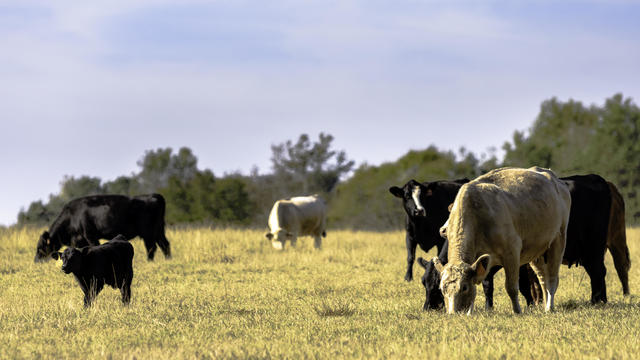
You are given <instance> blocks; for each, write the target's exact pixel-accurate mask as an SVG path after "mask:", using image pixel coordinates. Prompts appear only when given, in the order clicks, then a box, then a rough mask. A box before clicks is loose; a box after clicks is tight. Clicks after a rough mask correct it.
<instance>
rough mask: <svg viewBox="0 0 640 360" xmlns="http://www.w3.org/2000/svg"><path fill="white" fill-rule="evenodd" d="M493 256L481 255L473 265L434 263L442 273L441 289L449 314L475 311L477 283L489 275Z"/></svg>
mask: <svg viewBox="0 0 640 360" xmlns="http://www.w3.org/2000/svg"><path fill="white" fill-rule="evenodd" d="M490 260H491V256H490V255H488V254H484V255H481V256H480V257H478V259H477V260H476V261H475V262H474V263H473V264H471V265H469V264H467V263H464V262H462V263H457V264H453V263H448V264H447V265H445V266H442V264H440V265H438V264H434V265H435V266H436V269H437V270H439V271H440V273H441V274H442V279H441V280H440V291H442V295H443V297H444V303H445V307H446V309H447V313H448V314H453V313H460V312H466V313H467V314H470V313H471V312H472V311H473V302H474V300H475V299H476V285H477V284H479V283H480V282H482V280H483V279H484V277H485V276H486V275H487V269H488V266H489V261H490Z"/></svg>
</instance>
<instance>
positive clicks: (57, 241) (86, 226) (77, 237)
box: [35, 194, 171, 262]
mask: <svg viewBox="0 0 640 360" xmlns="http://www.w3.org/2000/svg"><path fill="white" fill-rule="evenodd" d="M164 212H165V201H164V198H163V197H162V195H160V194H150V195H140V196H134V197H128V196H123V195H94V196H86V197H81V198H77V199H74V200H71V201H69V202H68V203H67V204H65V206H64V207H63V208H62V211H61V212H60V215H58V217H57V218H56V220H55V221H54V222H53V224H52V225H51V227H50V228H49V231H45V232H43V233H42V235H41V236H40V239H39V240H38V245H37V247H36V256H35V261H36V262H39V261H43V260H46V259H47V258H48V257H49V255H50V254H52V253H54V252H56V251H58V250H59V249H60V248H61V247H62V245H67V246H72V247H77V248H79V247H83V246H88V245H99V244H100V242H99V240H100V239H112V238H114V237H115V236H117V235H118V234H122V235H123V236H124V237H125V238H126V239H133V238H134V237H136V236H140V237H141V238H142V239H143V240H144V245H145V247H146V248H147V258H148V260H153V256H154V255H155V252H156V244H157V245H159V246H160V249H162V252H163V253H164V255H165V257H166V258H170V257H171V247H170V246H169V241H168V240H167V238H166V237H165V234H164Z"/></svg>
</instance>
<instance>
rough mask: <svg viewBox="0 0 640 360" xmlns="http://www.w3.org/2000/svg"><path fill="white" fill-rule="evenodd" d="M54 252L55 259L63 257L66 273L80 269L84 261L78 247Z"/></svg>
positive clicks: (63, 266)
mask: <svg viewBox="0 0 640 360" xmlns="http://www.w3.org/2000/svg"><path fill="white" fill-rule="evenodd" d="M53 254H54V255H52V256H53V258H54V259H57V258H58V257H60V259H62V271H64V273H65V274H68V273H70V272H73V271H74V270H77V269H79V267H80V264H81V263H82V252H81V251H80V250H78V249H74V248H66V249H65V250H64V252H62V253H59V252H55V253H53Z"/></svg>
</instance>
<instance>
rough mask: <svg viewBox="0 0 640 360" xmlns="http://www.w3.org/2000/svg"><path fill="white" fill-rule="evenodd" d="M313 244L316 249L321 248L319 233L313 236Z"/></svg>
mask: <svg viewBox="0 0 640 360" xmlns="http://www.w3.org/2000/svg"><path fill="white" fill-rule="evenodd" d="M313 246H314V247H315V248H316V249H321V248H322V238H321V237H320V235H316V236H315V237H314V238H313Z"/></svg>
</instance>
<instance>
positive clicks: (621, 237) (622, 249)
mask: <svg viewBox="0 0 640 360" xmlns="http://www.w3.org/2000/svg"><path fill="white" fill-rule="evenodd" d="M607 183H608V184H609V189H610V193H611V212H610V214H609V229H608V232H607V248H608V249H609V251H610V252H611V257H613V264H614V265H615V268H616V272H617V273H618V278H619V279H620V282H621V283H622V293H623V294H624V295H628V294H629V269H630V268H631V259H630V257H629V248H628V247H627V234H626V226H625V218H624V217H625V211H624V199H623V198H622V195H620V192H619V191H618V188H617V187H616V186H615V185H614V184H612V183H610V182H608V181H607Z"/></svg>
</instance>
